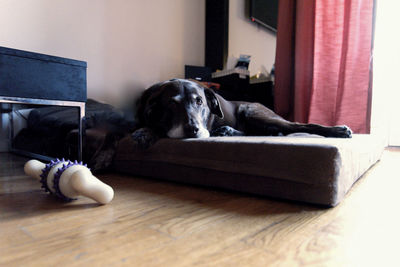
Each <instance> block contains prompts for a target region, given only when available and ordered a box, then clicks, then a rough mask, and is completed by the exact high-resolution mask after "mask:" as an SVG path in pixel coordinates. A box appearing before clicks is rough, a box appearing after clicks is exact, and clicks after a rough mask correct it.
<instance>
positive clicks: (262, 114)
mask: <svg viewBox="0 0 400 267" xmlns="http://www.w3.org/2000/svg"><path fill="white" fill-rule="evenodd" d="M237 112H238V114H237V115H238V118H239V120H238V121H239V122H240V124H241V127H240V129H244V130H245V132H246V133H247V134H248V135H280V134H283V135H288V134H291V133H299V132H303V133H309V134H317V135H322V136H325V137H340V138H350V137H351V135H352V131H351V129H350V128H349V127H347V126H322V125H319V124H306V123H296V122H290V121H287V120H285V119H283V118H282V117H280V116H279V115H277V114H276V113H274V112H273V111H272V110H270V109H268V108H267V107H265V106H263V105H261V104H258V103H246V104H241V105H240V106H239V108H238V111H237Z"/></svg>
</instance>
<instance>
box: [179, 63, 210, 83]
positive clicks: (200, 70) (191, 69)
mask: <svg viewBox="0 0 400 267" xmlns="http://www.w3.org/2000/svg"><path fill="white" fill-rule="evenodd" d="M211 72H212V70H211V68H209V67H199V66H190V65H185V79H195V80H198V81H202V82H211Z"/></svg>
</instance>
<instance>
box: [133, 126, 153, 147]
mask: <svg viewBox="0 0 400 267" xmlns="http://www.w3.org/2000/svg"><path fill="white" fill-rule="evenodd" d="M131 137H132V139H133V140H134V141H135V142H136V143H137V146H138V147H139V148H140V149H143V150H144V149H147V148H149V147H150V146H151V145H153V144H154V143H155V142H157V140H158V139H159V137H158V136H157V135H156V134H155V133H154V131H152V130H151V129H150V128H146V127H144V128H139V129H137V130H136V131H134V132H133V133H132V135H131Z"/></svg>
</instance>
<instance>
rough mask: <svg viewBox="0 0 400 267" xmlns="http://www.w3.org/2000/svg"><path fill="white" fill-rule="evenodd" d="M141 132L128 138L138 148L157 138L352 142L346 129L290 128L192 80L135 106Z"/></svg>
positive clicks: (151, 92)
mask: <svg viewBox="0 0 400 267" xmlns="http://www.w3.org/2000/svg"><path fill="white" fill-rule="evenodd" d="M137 115H138V119H139V125H140V126H141V128H140V129H138V130H136V131H135V132H134V133H133V135H132V137H133V138H134V139H135V140H136V141H137V142H138V144H139V145H140V146H141V147H142V148H146V147H149V146H150V145H151V144H153V143H154V142H155V141H157V140H158V139H159V138H161V137H170V138H199V137H208V136H243V135H253V136H265V135H287V134H291V133H297V132H304V133H310V134H317V135H321V136H325V137H341V138H349V137H351V134H352V132H351V130H350V128H349V127H347V126H333V127H328V126H322V125H318V124H303V123H295V122H290V121H287V120H285V119H283V118H282V117H280V116H278V115H277V114H275V113H274V112H273V111H272V110H270V109H268V108H266V107H265V106H263V105H261V104H259V103H249V102H239V101H227V100H225V99H224V98H223V97H221V96H220V95H218V94H216V93H215V92H214V91H213V90H211V89H209V88H206V87H204V86H202V85H201V84H200V83H197V82H195V81H190V80H181V79H172V80H169V81H166V82H162V83H157V84H155V85H153V86H152V87H150V88H149V89H147V90H146V91H145V92H144V93H143V95H142V97H141V98H140V102H139V106H138V114H137Z"/></svg>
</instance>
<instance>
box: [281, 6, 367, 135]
mask: <svg viewBox="0 0 400 267" xmlns="http://www.w3.org/2000/svg"><path fill="white" fill-rule="evenodd" d="M372 22H373V0H351V1H349V0H323V1H320V0H307V1H304V0H299V1H294V0H280V1H279V17H278V33H277V49H276V63H275V72H276V80H275V111H276V112H277V113H278V114H280V115H281V116H283V117H285V118H287V119H289V120H294V121H298V122H308V123H319V124H324V125H342V124H346V125H348V126H349V127H350V128H352V130H353V131H354V132H356V133H368V132H369V127H370V98H371V86H370V85H371V82H370V81H371V79H370V78H371V72H370V70H371V62H372V61H371V40H372Z"/></svg>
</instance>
